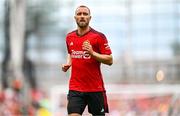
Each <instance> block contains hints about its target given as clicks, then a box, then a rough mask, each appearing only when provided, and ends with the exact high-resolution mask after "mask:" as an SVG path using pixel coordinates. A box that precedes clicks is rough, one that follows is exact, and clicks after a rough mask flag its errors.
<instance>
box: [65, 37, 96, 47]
mask: <svg viewBox="0 0 180 116" xmlns="http://www.w3.org/2000/svg"><path fill="white" fill-rule="evenodd" d="M87 40H88V41H89V42H90V44H91V46H92V48H93V49H94V50H98V38H97V37H96V36H89V37H72V38H70V39H69V41H68V46H69V48H70V49H71V50H82V45H83V42H84V41H87Z"/></svg>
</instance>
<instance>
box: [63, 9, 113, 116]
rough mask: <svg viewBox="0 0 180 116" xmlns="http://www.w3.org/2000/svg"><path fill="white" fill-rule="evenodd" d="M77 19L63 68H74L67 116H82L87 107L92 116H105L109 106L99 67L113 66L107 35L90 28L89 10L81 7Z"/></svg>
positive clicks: (76, 14)
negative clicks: (103, 65) (104, 65)
mask: <svg viewBox="0 0 180 116" xmlns="http://www.w3.org/2000/svg"><path fill="white" fill-rule="evenodd" d="M74 18H75V20H76V23H77V30H75V31H73V32H70V33H68V34H67V36H66V44H67V50H68V56H67V62H66V64H63V65H62V70H63V71H64V72H66V71H67V70H68V69H69V68H70V67H72V69H71V78H70V81H69V93H68V106H67V110H68V114H69V116H81V115H82V113H83V111H84V109H85V107H86V106H88V111H89V113H91V114H92V115H93V116H105V113H108V104H107V99H106V91H105V88H104V82H103V77H102V74H101V70H100V65H101V63H103V64H107V65H112V63H113V58H112V55H111V50H110V47H109V45H108V41H107V39H106V37H105V35H104V34H102V33H100V32H98V31H96V30H94V29H93V28H91V27H90V26H89V21H90V20H91V15H90V9H89V8H88V7H87V6H83V5H81V6H79V7H78V8H77V9H76V11H75V16H74Z"/></svg>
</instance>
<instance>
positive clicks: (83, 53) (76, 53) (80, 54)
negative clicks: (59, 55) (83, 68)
mask: <svg viewBox="0 0 180 116" xmlns="http://www.w3.org/2000/svg"><path fill="white" fill-rule="evenodd" d="M71 58H77V59H90V58H91V55H89V54H88V53H87V51H74V50H72V53H71Z"/></svg>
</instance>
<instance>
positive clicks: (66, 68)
mask: <svg viewBox="0 0 180 116" xmlns="http://www.w3.org/2000/svg"><path fill="white" fill-rule="evenodd" d="M70 67H71V65H69V64H62V71H64V72H66V71H67V70H68V69H69V68H70Z"/></svg>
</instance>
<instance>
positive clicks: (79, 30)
mask: <svg viewBox="0 0 180 116" xmlns="http://www.w3.org/2000/svg"><path fill="white" fill-rule="evenodd" d="M89 30H90V27H89V26H87V27H85V28H80V27H78V30H77V33H78V35H80V36H82V35H84V34H86V33H87V32H88V31H89Z"/></svg>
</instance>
